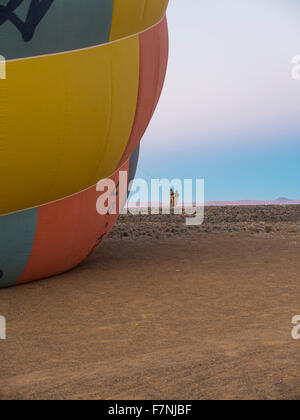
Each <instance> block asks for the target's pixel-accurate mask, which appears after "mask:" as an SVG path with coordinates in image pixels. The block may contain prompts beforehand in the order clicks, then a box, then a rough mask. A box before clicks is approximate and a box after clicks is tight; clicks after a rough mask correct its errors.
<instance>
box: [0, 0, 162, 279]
mask: <svg viewBox="0 0 300 420" xmlns="http://www.w3.org/2000/svg"><path fill="white" fill-rule="evenodd" d="M29 3H30V4H29ZM167 3H168V1H166V0H155V1H152V0H151V1H148V0H114V1H113V0H85V1H82V0H72V4H71V2H70V1H66V0H52V1H51V0H49V1H44V2H38V4H37V3H36V2H32V1H31V2H28V1H23V2H22V1H19V2H15V1H14V0H13V1H12V0H10V1H8V2H7V1H6V2H5V5H1V0H0V39H1V40H4V42H3V43H2V44H3V48H2V46H1V48H2V49H1V54H2V55H4V56H5V58H6V80H0V121H1V132H0V143H1V148H0V193H1V200H0V287H5V286H10V285H13V284H16V283H20V282H24V281H30V280H34V279H38V278H43V277H47V276H50V275H53V274H58V273H60V272H63V271H65V270H67V269H69V268H72V267H74V266H75V265H77V264H78V263H79V262H80V261H82V260H83V259H84V258H85V257H86V256H87V255H88V254H89V253H90V252H91V250H93V249H94V248H95V247H96V246H97V245H99V244H100V243H101V242H102V241H103V239H104V238H105V237H106V236H107V234H108V233H109V231H110V229H111V228H112V226H113V224H114V223H115V221H116V219H117V217H110V216H108V215H107V216H100V215H99V214H98V213H97V212H96V204H95V203H96V201H97V194H98V196H99V193H97V191H96V188H95V185H96V184H97V182H98V181H99V179H103V178H107V177H111V179H114V178H115V177H116V176H117V175H116V174H117V173H118V170H120V169H122V170H123V171H125V172H126V171H127V172H128V173H129V172H130V174H131V175H132V174H133V173H134V172H135V170H134V168H135V167H136V164H137V153H138V152H137V150H138V149H137V147H138V144H139V142H140V140H141V138H142V136H143V134H144V132H145V130H146V128H147V126H148V124H149V122H150V120H151V117H152V115H153V113H154V110H155V108H156V105H157V102H158V99H159V96H160V93H161V90H162V87H163V83H164V78H165V72H166V67H167V57H168V31H167V22H166V18H165V11H166V7H167ZM17 4H19V6H18V7H16V5H17ZM125 198H126V197H124V200H125ZM26 209H27V210H26ZM119 210H120V209H119ZM99 238H100V239H99Z"/></svg>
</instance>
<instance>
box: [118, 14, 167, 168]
mask: <svg viewBox="0 0 300 420" xmlns="http://www.w3.org/2000/svg"><path fill="white" fill-rule="evenodd" d="M168 55H169V37H168V25H167V18H166V17H165V18H164V19H163V20H162V22H161V23H160V24H159V25H156V26H155V27H154V28H152V29H151V30H149V31H146V32H143V33H142V34H141V35H140V81H139V93H138V101H137V108H136V115H135V120H134V123H133V127H132V131H131V135H130V138H129V141H128V144H127V147H126V149H125V151H124V154H123V156H122V158H121V161H120V163H119V165H118V166H120V165H122V164H123V163H124V162H126V160H127V159H128V158H129V156H131V154H132V153H133V151H134V150H135V148H136V147H137V145H138V144H139V142H140V141H141V138H142V137H143V135H144V133H145V131H146V129H147V127H148V125H149V123H150V120H151V118H152V116H153V114H154V111H155V108H156V106H157V103H158V101H159V98H160V95H161V91H162V88H163V84H164V80H165V76H166V70H167V64H168Z"/></svg>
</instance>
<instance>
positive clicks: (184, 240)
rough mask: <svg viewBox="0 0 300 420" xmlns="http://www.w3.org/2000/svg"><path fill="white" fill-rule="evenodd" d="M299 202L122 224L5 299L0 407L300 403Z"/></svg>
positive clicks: (0, 297) (0, 304) (0, 300)
mask: <svg viewBox="0 0 300 420" xmlns="http://www.w3.org/2000/svg"><path fill="white" fill-rule="evenodd" d="M299 273H300V206H261V207H226V208H225V207H218V208H217V207H216V208H207V209H206V215H205V223H204V224H203V225H202V226H196V227H187V226H185V224H184V217H183V216H177V215H176V216H174V215H169V216H168V215H155V216H149V215H145V216H132V215H123V216H121V218H120V219H119V222H118V224H117V226H116V227H115V228H114V230H113V232H112V233H111V235H110V237H109V239H108V240H107V241H106V242H105V243H104V244H103V245H102V246H101V247H100V248H99V249H98V250H97V251H96V252H95V253H94V254H93V255H92V256H90V257H89V258H88V260H87V261H85V262H84V263H82V264H81V265H80V266H79V267H77V268H76V269H74V270H72V271H70V272H68V273H66V274H63V275H61V276H57V277H54V278H51V279H47V280H43V281H38V282H35V283H31V284H28V285H24V286H19V287H16V288H11V289H5V290H0V314H1V315H4V316H5V317H6V320H7V340H5V341H4V340H0V372H1V373H0V399H2V400H3V399H299V398H300V340H299V341H296V340H293V339H292V336H291V331H292V328H293V325H292V323H291V320H292V318H293V317H294V316H295V315H298V314H300V275H299Z"/></svg>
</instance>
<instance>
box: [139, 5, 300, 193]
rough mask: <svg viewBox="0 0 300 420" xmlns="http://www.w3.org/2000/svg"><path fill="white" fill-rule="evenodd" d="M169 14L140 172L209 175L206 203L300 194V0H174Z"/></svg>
mask: <svg viewBox="0 0 300 420" xmlns="http://www.w3.org/2000/svg"><path fill="white" fill-rule="evenodd" d="M168 21H169V30H170V60H169V68H168V74H167V79H166V84H165V88H164V91H163V95H162V98H161V101H160V104H159V106H158V109H157V112H156V114H155V116H154V118H153V121H152V123H151V125H150V127H149V130H148V132H147V134H146V135H145V137H144V139H143V142H142V151H141V160H140V165H139V171H138V176H143V177H150V176H151V177H169V178H173V177H183V178H184V177H204V178H205V179H206V199H207V200H227V199H228V200H229V199H232V200H233V199H272V198H277V196H279V195H285V196H286V195H288V196H290V198H300V188H299V186H300V171H299V170H298V167H300V165H299V164H298V163H299V162H300V141H299V140H300V138H299V134H300V81H295V80H293V79H292V77H291V70H292V64H291V60H292V57H293V56H295V55H297V54H300V25H299V22H300V4H299V1H298V0H238V1H237V0H170V6H169V11H168ZM241 172H242V173H241ZM237 177H239V179H237Z"/></svg>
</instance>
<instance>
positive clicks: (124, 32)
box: [110, 0, 169, 41]
mask: <svg viewBox="0 0 300 420" xmlns="http://www.w3.org/2000/svg"><path fill="white" fill-rule="evenodd" d="M168 3H169V0H126V1H124V0H114V10H113V17H112V25H111V33H110V40H111V41H113V40H116V39H120V38H123V37H126V36H128V35H131V34H133V33H138V32H141V31H144V30H145V29H147V28H149V27H151V26H153V25H154V24H156V23H157V22H159V21H160V20H161V19H162V18H163V16H164V15H165V13H166V9H167V6H168Z"/></svg>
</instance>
